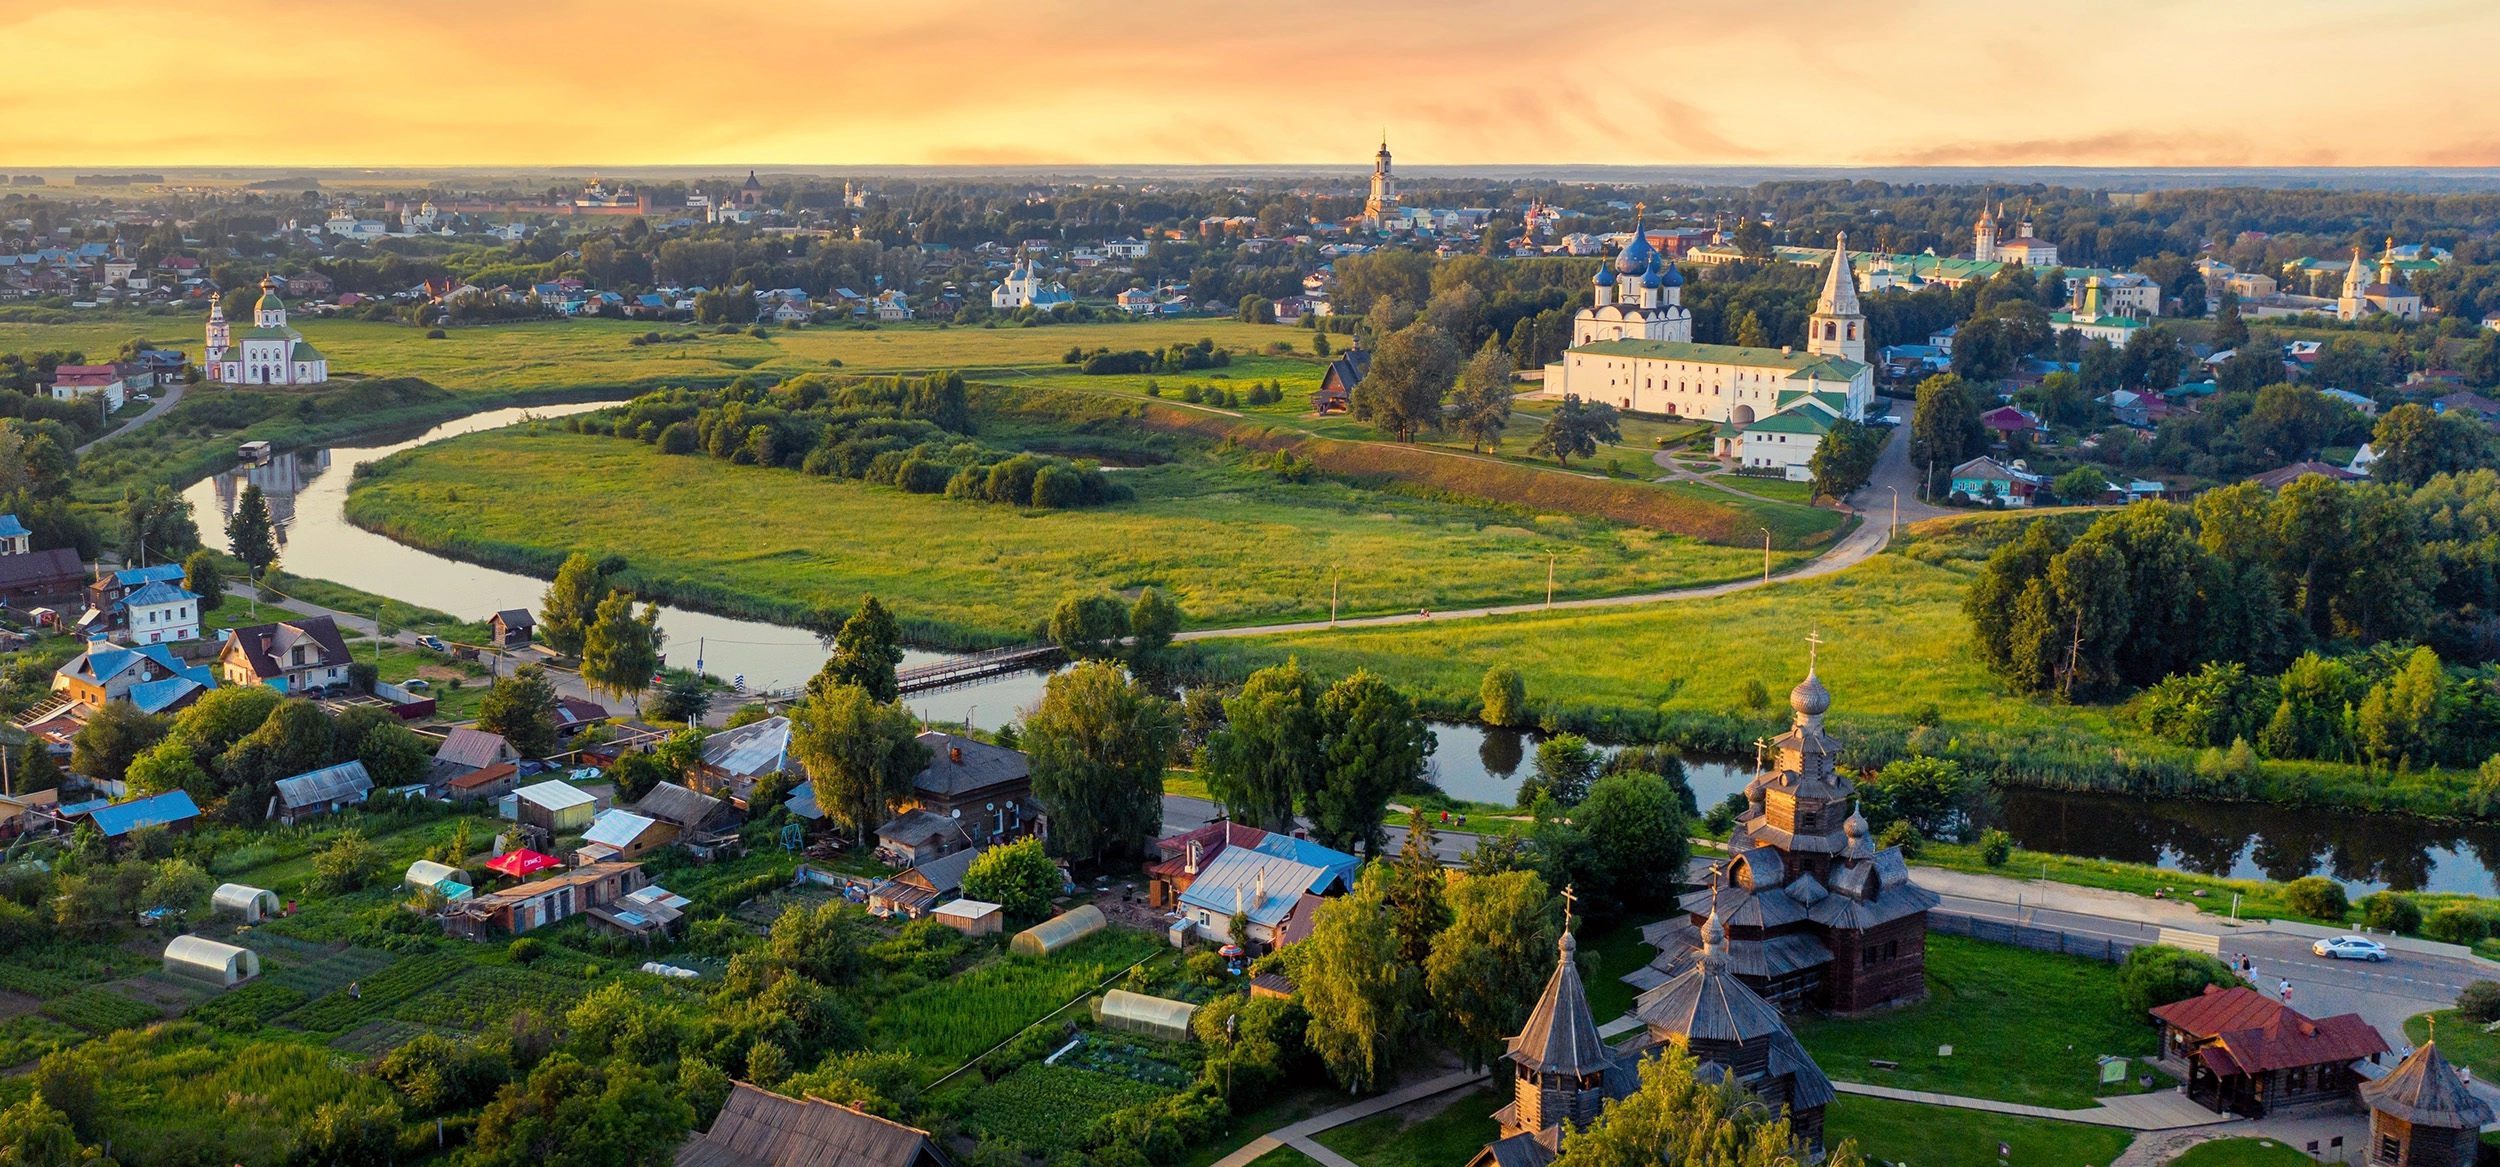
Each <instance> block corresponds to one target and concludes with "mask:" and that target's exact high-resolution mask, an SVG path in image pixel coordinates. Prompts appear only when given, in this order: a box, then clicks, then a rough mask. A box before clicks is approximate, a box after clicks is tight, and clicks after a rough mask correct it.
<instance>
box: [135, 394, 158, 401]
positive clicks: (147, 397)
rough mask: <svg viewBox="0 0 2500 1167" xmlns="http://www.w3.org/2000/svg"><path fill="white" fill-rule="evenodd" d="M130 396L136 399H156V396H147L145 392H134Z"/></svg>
mask: <svg viewBox="0 0 2500 1167" xmlns="http://www.w3.org/2000/svg"><path fill="white" fill-rule="evenodd" d="M131 397H132V399H133V400H138V401H154V400H156V398H154V397H151V396H149V395H147V394H145V393H134V394H132V395H131Z"/></svg>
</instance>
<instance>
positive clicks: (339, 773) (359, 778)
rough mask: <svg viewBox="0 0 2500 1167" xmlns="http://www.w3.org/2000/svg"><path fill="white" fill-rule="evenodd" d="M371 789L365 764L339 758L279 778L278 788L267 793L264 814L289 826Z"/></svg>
mask: <svg viewBox="0 0 2500 1167" xmlns="http://www.w3.org/2000/svg"><path fill="white" fill-rule="evenodd" d="M372 793H373V776H372V775H371V774H368V773H366V772H365V764H364V763H363V762H358V761H347V762H341V763H339V764H338V765H336V766H325V767H323V768H321V769H319V770H314V771H311V772H309V773H304V774H298V775H296V776H295V777H293V778H281V779H279V780H278V792H277V793H276V794H272V795H270V796H269V810H268V816H267V817H269V818H271V819H274V820H276V821H278V822H282V823H285V824H287V825H289V826H293V825H294V824H295V823H297V822H300V821H302V820H304V819H308V818H311V817H313V816H315V815H325V814H329V813H331V812H333V811H338V810H344V809H346V808H348V807H351V806H355V805H358V804H360V803H362V802H363V801H364V800H365V799H366V798H367V797H369V796H370V795H372Z"/></svg>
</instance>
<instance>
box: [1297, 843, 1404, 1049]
mask: <svg viewBox="0 0 2500 1167" xmlns="http://www.w3.org/2000/svg"><path fill="white" fill-rule="evenodd" d="M1388 893H1389V873H1388V870H1387V868H1386V867H1385V865H1383V864H1379V863H1369V864H1365V865H1364V867H1363V872H1362V874H1361V875H1360V876H1358V877H1357V878H1356V879H1355V882H1354V890H1353V891H1351V892H1349V893H1348V894H1346V895H1343V896H1339V897H1337V898H1335V899H1332V900H1328V901H1326V902H1324V903H1322V904H1321V905H1320V906H1319V910H1318V912H1317V913H1316V914H1315V916H1314V918H1313V920H1312V923H1311V935H1310V937H1309V938H1308V939H1306V940H1304V941H1303V942H1302V943H1300V944H1296V945H1294V946H1293V947H1291V948H1289V949H1287V950H1286V951H1287V952H1289V953H1291V954H1292V956H1293V964H1292V970H1293V981H1294V984H1295V986H1296V987H1297V988H1298V989H1299V990H1300V992H1301V997H1302V1007H1303V1008H1304V1009H1306V1010H1309V1011H1310V1014H1311V1026H1310V1031H1309V1034H1308V1037H1309V1041H1310V1045H1311V1049H1312V1050H1313V1051H1314V1052H1316V1053H1318V1054H1319V1057H1320V1063H1321V1064H1322V1065H1323V1066H1325V1067H1327V1069H1328V1074H1329V1076H1330V1077H1332V1078H1335V1079H1336V1080H1337V1084H1338V1085H1340V1086H1343V1087H1345V1088H1346V1089H1347V1090H1348V1091H1351V1092H1355V1093H1361V1092H1364V1091H1369V1090H1373V1089H1376V1088H1378V1087H1379V1085H1380V1084H1381V1083H1382V1082H1385V1081H1387V1080H1389V1078H1390V1077H1391V1076H1393V1074H1394V1073H1395V1071H1396V1069H1397V1066H1398V1064H1399V1063H1400V1062H1401V1060H1402V1059H1403V1057H1404V1055H1405V1054H1406V1053H1407V1052H1408V1051H1409V1050H1410V1048H1411V1047H1412V1045H1413V1043H1414V1038H1415V1037H1416V1031H1417V1028H1418V1026H1417V1022H1418V1020H1419V1017H1418V1016H1417V1014H1418V1010H1417V1009H1416V1008H1415V1006H1416V1005H1417V1004H1419V1003H1420V1002H1419V1001H1418V1000H1417V998H1418V996H1419V995H1420V993H1419V990H1420V989H1421V987H1422V986H1421V984H1420V981H1421V980H1422V977H1421V974H1420V973H1419V971H1418V970H1417V969H1416V968H1415V967H1414V966H1413V965H1409V964H1405V963H1403V962H1401V961H1399V960H1398V931H1397V928H1396V926H1395V923H1394V922H1393V921H1392V920H1391V919H1390V917H1389V904H1388Z"/></svg>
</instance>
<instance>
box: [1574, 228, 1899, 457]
mask: <svg viewBox="0 0 2500 1167" xmlns="http://www.w3.org/2000/svg"><path fill="white" fill-rule="evenodd" d="M1683 288H1684V280H1683V277H1682V276H1680V275H1679V274H1677V272H1676V268H1675V265H1674V264H1673V263H1672V262H1669V261H1668V260H1667V258H1666V257H1665V256H1663V255H1660V254H1659V253H1658V250H1657V248H1656V247H1654V246H1652V245H1651V244H1650V242H1649V236H1648V234H1647V232H1645V231H1643V230H1641V229H1640V227H1639V226H1638V225H1637V223H1636V225H1635V226H1634V228H1633V231H1632V239H1631V241H1630V242H1629V243H1626V244H1624V247H1623V251H1622V252H1621V253H1619V254H1617V255H1616V256H1615V258H1614V259H1613V260H1611V261H1609V262H1607V263H1606V264H1604V265H1603V266H1600V267H1599V268H1598V269H1597V276H1596V279H1595V288H1594V293H1595V295H1594V299H1595V302H1594V303H1593V304H1591V305H1590V306H1589V307H1586V308H1583V309H1581V310H1580V311H1579V313H1578V314H1577V315H1576V316H1574V317H1573V318H1572V322H1571V347H1570V348H1569V349H1568V350H1566V351H1564V353H1563V355H1562V359H1561V360H1560V361H1557V362H1555V363H1553V364H1551V365H1547V366H1546V367H1545V390H1544V392H1543V393H1542V394H1541V396H1544V397H1548V398H1559V397H1562V396H1564V395H1565V394H1572V395H1576V396H1578V397H1579V398H1580V399H1581V400H1583V401H1603V402H1605V403H1607V404H1609V405H1612V406H1615V407H1616V408H1618V409H1623V410H1626V411H1630V412H1638V413H1649V414H1659V415H1664V416H1667V417H1682V418H1692V419H1694V420H1698V421H1709V422H1716V423H1718V433H1717V436H1716V438H1715V439H1714V441H1713V442H1712V447H1713V449H1714V451H1715V452H1716V453H1717V454H1718V455H1719V456H1720V457H1722V458H1728V459H1732V460H1735V461H1738V462H1740V463H1741V464H1743V465H1745V466H1750V467H1754V468H1756V469H1763V470H1780V471H1782V472H1784V473H1785V474H1786V475H1787V476H1788V477H1789V478H1791V479H1798V480H1802V479H1804V478H1808V477H1811V474H1810V473H1809V471H1808V469H1807V463H1808V462H1809V461H1810V460H1811V459H1812V457H1813V455H1814V449H1815V446H1816V445H1817V444H1819V443H1820V442H1821V441H1822V437H1823V435H1824V434H1826V433H1829V432H1830V431H1831V427H1832V423H1833V422H1836V421H1838V420H1840V419H1842V418H1847V419H1849V420H1851V421H1864V420H1866V411H1867V409H1868V408H1869V407H1870V406H1872V405H1873V404H1874V401H1875V376H1874V368H1873V366H1871V365H1869V364H1867V363H1866V340H1867V337H1866V314H1865V313H1864V312H1863V311H1862V310H1861V309H1860V307H1859V305H1858V284H1857V277H1856V274H1855V273H1854V272H1852V271H1851V270H1850V266H1849V237H1848V236H1846V235H1843V236H1841V237H1840V239H1839V242H1838V245H1837V246H1835V247H1833V248H1832V265H1831V268H1830V270H1829V272H1828V273H1826V275H1825V277H1824V280H1823V294H1822V295H1821V297H1819V298H1818V299H1817V300H1816V301H1815V305H1814V316H1813V318H1812V319H1811V320H1809V321H1808V322H1807V325H1806V346H1805V349H1804V350H1803V351H1799V350H1798V349H1797V348H1796V346H1794V345H1782V346H1780V347H1779V348H1748V347H1745V346H1742V345H1732V344H1695V343H1693V313H1692V310H1691V309H1688V308H1686V307H1684V304H1683V295H1684V292H1683Z"/></svg>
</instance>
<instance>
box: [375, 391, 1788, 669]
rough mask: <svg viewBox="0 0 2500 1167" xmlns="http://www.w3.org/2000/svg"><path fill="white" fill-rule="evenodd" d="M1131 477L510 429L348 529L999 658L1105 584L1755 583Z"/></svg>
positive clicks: (1261, 595) (1506, 589)
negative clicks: (986, 639)
mask: <svg viewBox="0 0 2500 1167" xmlns="http://www.w3.org/2000/svg"><path fill="white" fill-rule="evenodd" d="M1119 477H1120V481H1121V482H1122V483H1124V484H1126V485H1128V486H1129V487H1130V488H1131V489H1132V490H1133V491H1134V492H1135V494H1136V497H1135V498H1134V499H1133V500H1132V501H1129V502H1125V503H1118V504H1114V505H1111V506H1107V507H1101V508H1092V509H1086V510H1080V511H1025V510H1020V509H1016V508H1010V507H1000V506H994V505H989V504H982V503H972V502H964V501H950V500H947V499H944V498H940V497H936V496H931V495H913V494H906V493H903V492H901V491H898V490H895V489H893V488H890V487H882V486H869V485H865V484H862V483H857V482H849V481H842V480H834V479H825V478H813V477H808V476H804V475H800V474H797V473H794V472H790V471H775V470H755V469H752V468H747V467H738V466H732V465H729V464H727V463H724V462H720V461H717V460H712V459H703V458H670V457H666V456H664V455H660V454H658V453H655V452H653V451H652V449H651V448H650V447H648V446H644V445H642V444H640V443H637V442H626V441H619V440H616V439H613V438H604V437H595V436H584V435H575V434H563V433H557V432H545V433H539V434H535V435H533V434H531V433H530V432H528V431H526V430H511V431H503V432H498V433H493V434H478V435H472V436H469V437H464V438H457V439H453V440H451V441H447V442H443V443H440V444H437V445H433V446H428V447H426V448H425V449H424V450H422V451H417V452H413V453H411V454H409V455H403V456H401V457H400V459H395V460H394V461H393V462H392V463H391V464H390V468H389V469H388V471H387V472H385V473H381V474H376V475H371V476H368V477H367V478H365V479H363V480H362V481H360V482H359V483H358V485H357V486H356V488H355V490H354V492H353V493H352V494H351V495H350V498H349V502H348V513H349V516H350V517H351V518H352V519H353V520H354V521H355V522H357V523H358V524H360V525H362V526H366V527H368V528H372V529H376V530H380V531H383V532H384V533H387V534H389V535H391V536H392V537H393V538H397V539H400V540H401V541H403V542H409V543H413V544H415V545H418V546H422V547H427V548H430V549H434V550H438V551H445V552H449V553H452V554H456V555H460V556H462V557H465V558H479V559H484V560H486V561H488V562H491V563H495V564H496V565H498V566H506V567H535V568H537V569H538V571H539V573H541V574H545V573H546V572H548V571H551V570H552V567H553V565H554V564H555V563H556V562H558V561H560V560H561V559H562V557H563V556H564V554H565V553H566V552H567V551H569V550H572V549H575V548H589V549H593V550H598V551H614V552H617V553H620V554H622V555H623V556H625V558H626V559H627V560H628V562H629V563H630V564H631V567H630V568H629V575H628V578H629V580H630V581H631V582H633V583H634V584H635V585H637V586H640V587H644V588H649V589H652V590H654V591H655V592H656V593H657V594H659V595H662V596H665V597H670V598H675V599H679V600H684V601H688V602H693V603H697V604H702V605H705V606H710V607H714V608H718V609H723V610H728V611H731V612H733V613H740V612H741V611H742V610H743V612H745V613H752V614H757V615H771V614H781V615H783V616H785V618H786V617H790V616H795V615H799V614H804V613H806V612H808V611H810V610H812V609H815V608H818V607H848V606H849V605H851V604H853V603H855V602H857V599H858V597H859V595H860V594H861V593H862V592H874V593H876V594H877V595H878V596H879V597H880V598H882V599H883V600H884V601H885V603H886V604H887V605H888V606H890V607H892V608H894V609H895V610H896V611H897V613H898V614H899V615H901V616H903V617H904V618H905V619H908V620H922V621H932V622H937V623H941V624H943V625H947V626H950V627H951V628H953V629H957V630H960V631H968V632H975V633H982V634H987V635H988V636H990V637H991V638H994V639H1002V640H1003V639H1013V638H1017V637H1021V636H1023V635H1025V634H1026V633H1027V631H1028V630H1029V628H1030V627H1031V626H1032V625H1033V624H1034V623H1035V622H1036V621H1037V620H1039V619H1042V618H1043V617H1046V616H1047V615H1048V613H1049V611H1050V609H1051V608H1052V607H1053V606H1054V605H1056V604H1057V603H1058V601H1059V599H1060V597H1061V596H1063V595H1066V594H1068V593H1071V592H1085V591H1093V590H1097V589H1112V590H1117V591H1123V592H1128V593H1131V594H1134V591H1135V590H1136V589H1139V588H1143V587H1147V586H1153V587H1157V588H1160V589H1162V590H1163V591H1164V592H1165V594H1167V595H1170V596H1173V597H1174V598H1176V599H1178V600H1179V602H1180V604H1181V607H1182V610H1183V611H1184V612H1185V613H1186V614H1187V617H1188V620H1189V623H1190V624H1192V625H1194V626H1209V625H1227V624H1245V623H1256V622H1266V621H1278V620H1295V619H1313V618H1325V617H1326V616H1327V615H1328V611H1329V600H1330V591H1331V586H1332V584H1335V585H1336V586H1338V587H1339V588H1341V592H1340V610H1341V611H1342V612H1343V613H1345V614H1347V615H1353V614H1357V613H1363V612H1402V611H1413V610H1415V609H1417V608H1450V607H1460V606H1467V605H1474V604H1491V603H1519V602H1526V601H1530V600H1534V599H1540V598H1542V597H1543V595H1544V593H1545V583H1546V569H1547V557H1548V556H1549V555H1550V556H1555V557H1556V562H1555V572H1556V578H1557V590H1558V593H1559V594H1560V595H1563V596H1574V595H1602V594H1609V593H1622V592H1631V591H1643V590H1649V589H1654V588H1662V587H1675V586H1683V585H1688V584H1694V583H1705V582H1715V581H1721V580H1727V579H1735V578H1742V577H1744V576H1747V575H1750V574H1752V573H1753V572H1755V571H1758V570H1760V564H1761V559H1760V557H1759V552H1755V551H1747V550H1744V549H1741V548H1728V547H1714V546H1710V545H1707V544H1703V543H1700V542H1697V541H1695V540H1690V539H1683V538H1678V537H1674V536H1667V535H1660V534H1658V533H1656V532H1654V531H1649V530H1644V529H1640V528H1634V527H1625V526H1620V525H1617V524H1613V523H1606V522H1600V521H1593V520H1585V519H1574V518H1570V517H1568V516H1560V515H1547V516H1540V517H1530V516H1524V515H1521V514H1518V513H1514V512H1510V511H1506V510H1496V509H1493V508H1489V507H1478V506H1469V505H1464V504H1460V503H1455V502H1443V501H1434V500H1430V499H1425V498H1416V497H1410V496H1407V495H1402V494H1393V493H1388V492H1383V491H1374V490H1365V489H1361V488H1358V487H1353V486H1348V485H1345V484H1343V483H1338V482H1317V483H1310V484H1301V485H1297V484H1290V483H1283V482H1278V481H1276V480H1274V479H1273V478H1271V477H1269V476H1267V475H1264V474H1260V473H1257V472H1253V471H1248V470H1244V469H1239V468H1236V467H1233V466H1228V465H1225V464H1222V463H1220V462H1218V461H1215V460H1213V459H1211V458H1205V457H1193V458H1190V459H1186V460H1184V461H1181V462H1176V463H1173V464H1169V465H1164V466H1155V467H1147V468H1143V469H1139V470H1133V471H1122V472H1120V475H1119ZM455 495H456V501H455ZM1783 558H1784V559H1793V558H1795V556H1794V555H1789V556H1784V557H1783ZM1472 685H1473V682H1472V681H1471V682H1470V686H1471V687H1472Z"/></svg>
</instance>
